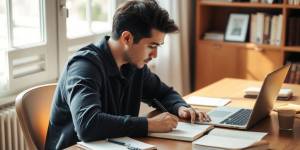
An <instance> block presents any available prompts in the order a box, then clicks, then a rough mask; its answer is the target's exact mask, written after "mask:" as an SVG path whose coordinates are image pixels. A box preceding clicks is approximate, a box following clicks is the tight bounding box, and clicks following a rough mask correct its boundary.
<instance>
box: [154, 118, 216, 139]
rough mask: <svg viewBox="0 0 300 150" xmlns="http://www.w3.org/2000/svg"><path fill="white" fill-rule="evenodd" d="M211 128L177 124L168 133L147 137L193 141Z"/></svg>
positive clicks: (182, 123)
mask: <svg viewBox="0 0 300 150" xmlns="http://www.w3.org/2000/svg"><path fill="white" fill-rule="evenodd" d="M212 128H213V126H212V125H200V124H191V123H185V122H178V125H177V127H176V129H174V130H173V131H171V132H168V133H149V134H148V136H151V137H159V138H166V139H175V140H182V141H194V140H196V139H197V138H199V137H200V136H202V135H204V134H205V133H206V132H207V131H209V130H211V129H212Z"/></svg>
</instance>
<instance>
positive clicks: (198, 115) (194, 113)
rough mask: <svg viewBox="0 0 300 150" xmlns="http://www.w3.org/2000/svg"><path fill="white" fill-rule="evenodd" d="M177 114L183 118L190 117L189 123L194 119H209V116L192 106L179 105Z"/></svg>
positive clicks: (203, 120)
mask: <svg viewBox="0 0 300 150" xmlns="http://www.w3.org/2000/svg"><path fill="white" fill-rule="evenodd" d="M178 116H179V117H180V118H183V119H188V118H190V119H191V123H194V122H195V120H199V121H200V122H205V121H211V120H210V117H209V116H208V115H207V114H206V113H205V112H201V111H199V110H198V109H194V108H192V107H189V108H188V107H184V106H181V107H179V109H178Z"/></svg>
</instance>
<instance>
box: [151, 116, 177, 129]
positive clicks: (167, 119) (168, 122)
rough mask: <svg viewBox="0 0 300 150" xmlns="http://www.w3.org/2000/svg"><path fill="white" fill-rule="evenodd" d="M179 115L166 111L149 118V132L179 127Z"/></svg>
mask: <svg viewBox="0 0 300 150" xmlns="http://www.w3.org/2000/svg"><path fill="white" fill-rule="evenodd" d="M177 123H178V117H176V116H174V115H172V114H170V113H168V112H164V113H161V114H159V115H157V116H154V117H152V118H148V132H170V131H172V130H173V129H174V128H176V127H177Z"/></svg>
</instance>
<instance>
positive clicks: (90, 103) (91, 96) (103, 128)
mask: <svg viewBox="0 0 300 150" xmlns="http://www.w3.org/2000/svg"><path fill="white" fill-rule="evenodd" d="M102 81H103V75H101V71H99V68H97V67H96V66H95V65H94V64H93V63H91V62H89V61H87V60H84V59H80V60H78V61H75V62H73V63H72V64H69V66H68V74H67V79H66V81H65V85H66V86H65V89H66V90H65V91H66V93H67V94H66V95H67V103H68V106H69V108H70V111H71V115H72V120H73V124H74V127H75V131H76V133H77V136H78V138H79V139H80V140H82V141H93V140H100V139H106V138H112V137H121V136H145V135H147V132H148V122H147V119H146V118H144V117H131V116H129V115H128V116H117V115H111V114H107V113H104V112H103V111H102V104H101V93H99V91H100V90H99V89H100V88H101V83H102Z"/></svg>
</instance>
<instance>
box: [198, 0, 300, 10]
mask: <svg viewBox="0 0 300 150" xmlns="http://www.w3.org/2000/svg"><path fill="white" fill-rule="evenodd" d="M199 4H200V5H202V6H216V7H241V8H267V9H282V8H284V4H262V3H248V2H244V3H242V2H217V1H216V2H214V1H206V0H203V1H201V2H200V3H199ZM298 7H299V6H298ZM293 8H294V7H293Z"/></svg>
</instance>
